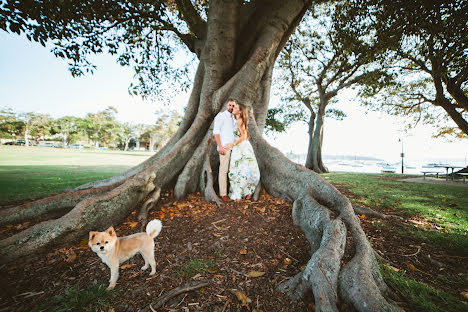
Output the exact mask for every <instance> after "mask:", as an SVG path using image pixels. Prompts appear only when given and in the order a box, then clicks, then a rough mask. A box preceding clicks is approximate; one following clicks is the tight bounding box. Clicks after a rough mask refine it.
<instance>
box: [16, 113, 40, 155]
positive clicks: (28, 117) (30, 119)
mask: <svg viewBox="0 0 468 312" xmlns="http://www.w3.org/2000/svg"><path fill="white" fill-rule="evenodd" d="M18 119H19V120H20V121H21V122H22V123H23V128H22V132H21V134H22V136H23V137H24V146H26V147H28V146H29V137H30V136H31V135H32V134H33V133H34V132H35V131H36V129H37V130H38V131H41V130H40V128H41V123H42V120H43V117H42V115H40V114H37V113H34V112H28V113H19V114H18Z"/></svg>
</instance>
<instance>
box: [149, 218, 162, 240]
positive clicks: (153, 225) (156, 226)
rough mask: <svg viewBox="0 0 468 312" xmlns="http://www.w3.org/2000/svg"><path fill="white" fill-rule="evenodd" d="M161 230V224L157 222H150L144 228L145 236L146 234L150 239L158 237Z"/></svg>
mask: <svg viewBox="0 0 468 312" xmlns="http://www.w3.org/2000/svg"><path fill="white" fill-rule="evenodd" d="M161 229H162V223H161V221H159V220H157V219H156V220H152V221H150V222H149V223H148V225H147V226H146V234H148V235H149V236H150V237H151V238H155V237H156V236H158V235H159V233H160V232H161Z"/></svg>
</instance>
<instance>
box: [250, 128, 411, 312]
mask: <svg viewBox="0 0 468 312" xmlns="http://www.w3.org/2000/svg"><path fill="white" fill-rule="evenodd" d="M250 129H251V131H250V132H251V136H252V139H253V144H252V145H253V146H254V149H255V154H256V156H257V160H258V162H259V166H260V171H261V179H262V184H263V185H264V186H265V188H266V189H267V191H268V192H269V193H270V194H272V195H274V196H278V197H281V198H284V199H287V200H289V201H292V202H293V213H292V216H293V221H294V223H295V224H297V225H299V226H300V227H301V228H302V230H303V231H304V233H305V236H306V238H307V240H308V241H309V243H310V247H311V258H310V260H309V261H308V263H307V265H306V268H305V269H304V271H303V272H300V273H299V274H297V275H296V276H295V277H294V278H293V279H291V280H290V281H288V282H285V283H284V284H282V285H280V286H279V287H278V290H280V291H283V292H285V293H287V294H288V295H289V296H290V297H291V299H295V300H297V299H300V298H303V297H304V296H305V294H306V292H307V291H308V290H309V289H310V290H312V291H313V293H314V298H315V306H316V311H338V307H337V303H338V302H340V301H344V302H347V303H349V304H352V305H353V306H354V307H355V308H356V309H357V310H358V311H402V310H401V308H399V307H398V306H397V305H396V304H394V303H393V301H392V300H391V299H390V298H389V297H388V294H389V291H388V288H387V286H386V284H385V283H384V282H383V280H382V278H381V276H380V272H379V270H378V264H377V261H376V258H375V256H374V252H373V250H372V248H371V247H370V244H369V242H368V240H367V238H366V236H365V234H364V232H363V230H362V228H361V226H360V223H359V219H358V218H357V217H356V215H355V213H354V210H353V207H352V205H351V203H350V201H349V200H348V199H347V198H346V197H345V196H343V195H342V194H341V193H340V192H339V191H338V190H337V189H336V188H335V187H333V186H332V185H330V184H328V183H326V182H325V181H324V180H323V179H322V178H321V177H320V176H318V175H317V174H315V173H314V172H312V171H311V170H308V169H307V168H305V167H303V166H299V165H296V164H294V163H292V162H291V161H289V160H288V159H286V158H285V157H284V156H283V155H282V154H281V153H280V152H279V151H278V150H277V149H275V148H272V147H271V146H269V145H268V144H267V143H266V142H265V141H264V140H263V139H262V138H261V136H260V133H259V132H258V130H256V129H255V128H253V127H250ZM286 181H287V182H286ZM347 231H349V232H350V233H351V235H352V237H353V243H354V255H353V257H352V259H351V260H350V261H349V262H348V263H346V264H345V265H344V266H343V265H342V257H343V253H344V247H345V244H346V232H347Z"/></svg>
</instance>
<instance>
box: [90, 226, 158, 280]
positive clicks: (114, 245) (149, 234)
mask: <svg viewBox="0 0 468 312" xmlns="http://www.w3.org/2000/svg"><path fill="white" fill-rule="evenodd" d="M161 228H162V223H161V221H159V220H152V221H151V222H149V223H148V225H147V226H146V233H145V232H142V233H137V234H133V235H129V236H125V237H117V234H116V233H115V230H114V228H113V227H112V226H111V227H110V228H108V229H107V230H105V231H104V232H89V243H88V245H89V247H91V250H92V251H94V252H95V253H96V254H97V255H98V256H99V257H100V258H101V259H102V262H104V263H105V264H107V266H108V267H109V268H110V270H111V277H110V280H109V287H108V288H107V289H113V288H114V287H115V284H116V283H117V279H118V278H119V265H120V264H121V263H122V262H124V261H127V260H128V259H130V258H131V257H133V256H134V255H135V254H137V253H140V254H141V255H142V256H143V259H144V260H145V265H144V266H143V267H142V268H141V269H142V270H146V269H147V268H148V265H150V266H151V273H150V275H154V273H155V272H156V262H155V261H154V238H155V237H156V236H158V235H159V233H160V232H161Z"/></svg>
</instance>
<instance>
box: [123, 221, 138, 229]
mask: <svg viewBox="0 0 468 312" xmlns="http://www.w3.org/2000/svg"><path fill="white" fill-rule="evenodd" d="M124 224H125V225H128V226H129V227H130V228H131V229H133V228H136V227H137V226H138V224H140V223H139V222H136V221H135V222H125V223H124Z"/></svg>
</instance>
